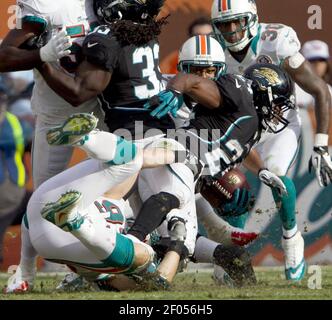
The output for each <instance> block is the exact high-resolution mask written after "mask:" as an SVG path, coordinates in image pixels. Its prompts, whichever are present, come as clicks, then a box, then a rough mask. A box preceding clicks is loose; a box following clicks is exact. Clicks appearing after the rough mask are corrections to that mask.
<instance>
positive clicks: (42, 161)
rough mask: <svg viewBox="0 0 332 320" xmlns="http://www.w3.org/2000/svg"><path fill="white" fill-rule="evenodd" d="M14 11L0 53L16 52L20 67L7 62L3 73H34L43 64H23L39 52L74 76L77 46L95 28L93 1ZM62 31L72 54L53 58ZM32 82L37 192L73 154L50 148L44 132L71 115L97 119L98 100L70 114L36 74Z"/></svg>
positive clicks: (25, 2) (21, 4)
mask: <svg viewBox="0 0 332 320" xmlns="http://www.w3.org/2000/svg"><path fill="white" fill-rule="evenodd" d="M17 5H18V8H19V10H18V12H17V15H18V25H17V28H16V29H13V30H11V31H10V32H9V33H8V35H7V36H6V37H5V39H4V41H3V42H2V44H1V49H2V50H4V51H5V52H6V50H7V51H9V50H15V48H16V50H19V49H21V50H22V52H20V55H21V59H22V61H21V62H20V64H21V66H19V65H12V63H11V62H10V61H9V62H7V67H6V66H4V68H7V70H8V68H13V69H14V70H17V69H20V68H24V69H29V68H33V67H36V66H38V65H39V64H40V63H41V61H39V63H38V61H37V59H36V60H35V61H34V64H33V63H29V60H28V61H26V59H28V57H29V56H30V55H32V56H33V55H37V56H38V52H39V56H40V60H42V61H50V62H52V63H53V66H54V67H55V68H57V69H59V70H61V71H62V72H64V73H67V74H72V73H73V72H74V71H75V68H76V67H77V66H78V64H79V63H80V59H81V45H82V43H83V41H84V38H85V36H86V35H87V34H88V33H89V32H90V31H91V30H92V29H93V28H94V27H95V26H96V25H97V18H96V17H95V15H94V12H93V7H92V1H90V0H73V1H65V0H59V1H50V0H17ZM63 28H65V31H63V32H66V33H67V34H68V36H69V37H70V40H69V39H68V46H69V45H71V46H70V48H69V47H68V46H67V47H65V48H64V49H65V50H64V52H62V54H61V53H60V52H59V51H57V54H55V50H51V49H53V48H54V46H56V47H57V46H58V43H56V42H55V40H54V39H52V37H53V36H55V35H56V34H58V33H59V31H60V30H62V29H63ZM61 34H63V33H61ZM61 34H59V36H61ZM50 39H52V45H49V46H48V47H47V50H45V48H43V49H40V50H39V48H40V47H41V46H43V45H44V44H45V43H46V42H47V41H48V40H50ZM65 40H66V38H65V37H63V38H61V40H60V42H61V43H60V45H62V43H63V42H64V41H65ZM17 48H19V49H17ZM26 49H29V50H26ZM67 50H70V51H71V55H70V56H67V54H68V51H67ZM0 51H1V50H0ZM26 57H27V58H26ZM60 58H61V59H60ZM7 59H8V58H7ZM58 59H60V60H58ZM31 62H32V61H31ZM11 65H12V67H11ZM0 70H3V69H2V68H1V69H0ZM34 80H35V86H34V90H33V94H32V100H31V105H32V110H33V112H34V114H35V115H36V135H35V139H34V143H33V152H32V162H33V182H34V187H35V188H37V187H38V186H39V185H40V184H41V183H42V182H44V181H45V180H47V179H49V178H51V177H52V176H53V175H55V174H57V173H59V172H61V171H63V170H64V169H65V168H66V166H67V165H68V163H69V161H70V158H71V156H72V151H73V148H72V147H68V146H59V147H56V148H50V146H48V145H47V143H46V140H45V132H46V131H47V129H48V128H50V127H51V126H55V125H58V124H60V123H61V122H63V121H64V120H65V119H66V118H68V116H69V115H71V114H72V113H74V112H91V111H94V112H95V113H96V114H97V116H99V115H101V113H100V111H99V105H98V102H97V99H91V100H90V101H87V102H86V103H84V104H82V105H80V106H78V107H77V108H76V109H74V108H73V107H72V106H71V105H70V104H69V103H67V102H66V101H65V100H64V99H62V98H61V97H60V96H59V95H57V94H56V93H55V92H54V91H53V90H52V89H51V88H50V87H49V86H48V85H47V84H46V82H45V81H44V79H43V78H42V77H41V75H40V74H39V72H38V71H37V70H36V69H35V70H34ZM101 123H102V121H101ZM34 168H35V170H34ZM36 168H38V169H36Z"/></svg>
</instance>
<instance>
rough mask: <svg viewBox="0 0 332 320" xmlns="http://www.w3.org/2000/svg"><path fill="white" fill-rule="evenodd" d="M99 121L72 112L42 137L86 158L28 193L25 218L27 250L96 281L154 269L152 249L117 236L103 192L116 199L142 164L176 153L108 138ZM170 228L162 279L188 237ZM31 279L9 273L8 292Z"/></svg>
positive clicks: (116, 219)
mask: <svg viewBox="0 0 332 320" xmlns="http://www.w3.org/2000/svg"><path fill="white" fill-rule="evenodd" d="M97 122H98V120H97V118H96V117H94V116H93V115H91V114H87V113H78V114H74V115H72V116H71V117H69V118H68V119H67V120H66V121H65V122H64V123H63V124H61V125H59V126H57V127H55V128H53V129H51V130H49V131H48V132H47V142H48V143H49V144H50V145H51V146H56V145H75V146H77V147H79V148H81V149H82V150H84V151H85V152H87V154H88V155H89V156H90V159H89V160H87V161H84V162H81V163H80V164H78V165H76V166H74V167H72V168H69V169H67V170H66V171H64V172H62V173H60V174H58V175H56V176H54V177H52V178H51V179H49V180H47V181H46V182H45V183H43V184H42V185H41V186H40V187H39V188H38V189H37V190H36V191H35V192H34V194H33V195H32V197H31V199H30V201H29V204H28V210H27V219H26V221H25V224H26V226H27V227H28V230H29V231H28V232H29V235H30V239H31V243H32V246H33V248H34V250H35V251H36V252H37V253H38V254H39V255H40V256H42V257H44V258H45V259H47V260H50V261H53V262H57V263H63V264H67V265H68V266H70V267H71V268H72V269H74V270H76V271H77V272H78V273H83V274H84V273H87V274H90V277H91V272H95V276H96V278H97V276H98V275H99V274H100V273H110V274H113V273H127V274H131V273H141V272H142V271H144V270H147V269H149V270H151V268H152V272H154V271H155V270H156V269H155V268H154V270H153V263H152V262H153V256H154V252H153V250H152V248H151V247H149V246H148V245H145V244H144V243H143V242H141V241H139V240H138V239H137V238H135V237H133V236H131V235H123V234H122V231H123V228H124V217H123V216H122V217H120V216H116V214H115V215H113V213H112V212H111V208H109V204H107V201H108V199H107V198H105V197H103V195H104V194H105V193H106V192H112V195H113V197H115V198H117V199H121V198H122V197H123V196H124V195H125V194H126V193H127V192H128V191H129V190H130V188H131V187H132V185H133V184H134V182H135V180H136V176H137V173H138V172H139V170H140V169H141V168H142V167H148V168H150V167H155V166H160V165H164V164H167V163H173V162H174V154H173V152H172V156H170V157H168V156H167V155H166V153H167V151H165V149H164V148H159V149H155V148H151V147H148V148H147V149H142V148H141V147H140V146H138V145H137V144H135V143H133V142H129V141H126V140H124V139H122V138H120V137H118V136H116V135H114V134H112V133H109V132H104V131H99V130H94V129H95V128H96V126H97ZM105 144H106V145H107V146H108V147H107V148H106V149H105V148H104V146H105ZM159 155H160V156H159ZM92 185H93V186H94V188H92V189H91V186H92ZM105 202H106V205H105ZM105 211H106V212H105ZM166 214H167V212H165V213H164V215H165V217H166ZM105 215H106V216H105ZM107 215H109V216H107ZM170 230H171V231H170V235H171V239H172V243H171V246H170V247H169V250H168V251H167V254H166V256H165V259H163V262H162V263H161V264H160V265H159V266H158V271H159V272H160V274H161V275H162V277H163V278H164V280H165V281H168V282H169V281H171V280H172V279H173V277H174V276H175V274H176V271H177V267H178V263H179V261H180V255H179V253H178V252H182V250H183V249H182V248H183V247H184V238H185V237H186V228H185V226H184V223H182V222H181V221H175V222H174V223H173V225H172V228H171V229H170ZM64 231H65V232H64ZM172 237H173V238H172ZM21 271H22V270H19V272H21ZM33 280H34V274H32V275H31V276H30V277H28V278H26V277H25V276H24V275H23V274H20V276H18V275H17V274H15V275H14V276H13V277H12V278H11V279H10V281H9V282H8V287H7V289H6V291H7V293H10V292H19V291H27V290H28V289H29V288H30V289H31V287H32V286H33Z"/></svg>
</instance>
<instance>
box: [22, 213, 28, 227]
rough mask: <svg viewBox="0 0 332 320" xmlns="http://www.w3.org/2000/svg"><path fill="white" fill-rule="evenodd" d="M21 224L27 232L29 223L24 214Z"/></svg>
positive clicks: (26, 215)
mask: <svg viewBox="0 0 332 320" xmlns="http://www.w3.org/2000/svg"><path fill="white" fill-rule="evenodd" d="M23 223H24V225H25V227H26V228H27V229H28V230H29V221H28V214H27V213H25V214H24V216H23Z"/></svg>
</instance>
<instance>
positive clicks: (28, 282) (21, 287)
mask: <svg viewBox="0 0 332 320" xmlns="http://www.w3.org/2000/svg"><path fill="white" fill-rule="evenodd" d="M21 243H22V245H21V256H20V263H19V265H18V266H17V269H16V271H15V273H14V274H13V275H12V276H11V277H10V278H9V279H8V281H7V287H6V288H5V290H4V292H5V293H20V292H27V291H30V290H32V289H33V286H34V279H35V274H36V259H37V251H36V250H35V248H34V247H33V245H32V243H31V239H30V234H29V223H28V219H27V214H25V215H24V217H23V220H22V224H21Z"/></svg>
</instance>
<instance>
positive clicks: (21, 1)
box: [16, 0, 55, 30]
mask: <svg viewBox="0 0 332 320" xmlns="http://www.w3.org/2000/svg"><path fill="white" fill-rule="evenodd" d="M16 3H17V6H18V7H19V11H18V21H19V22H21V24H24V23H36V24H40V25H41V26H42V28H43V30H45V29H46V27H47V25H48V24H49V22H50V13H51V12H52V11H54V6H55V5H54V4H51V3H50V2H49V1H45V0H17V1H16Z"/></svg>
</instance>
